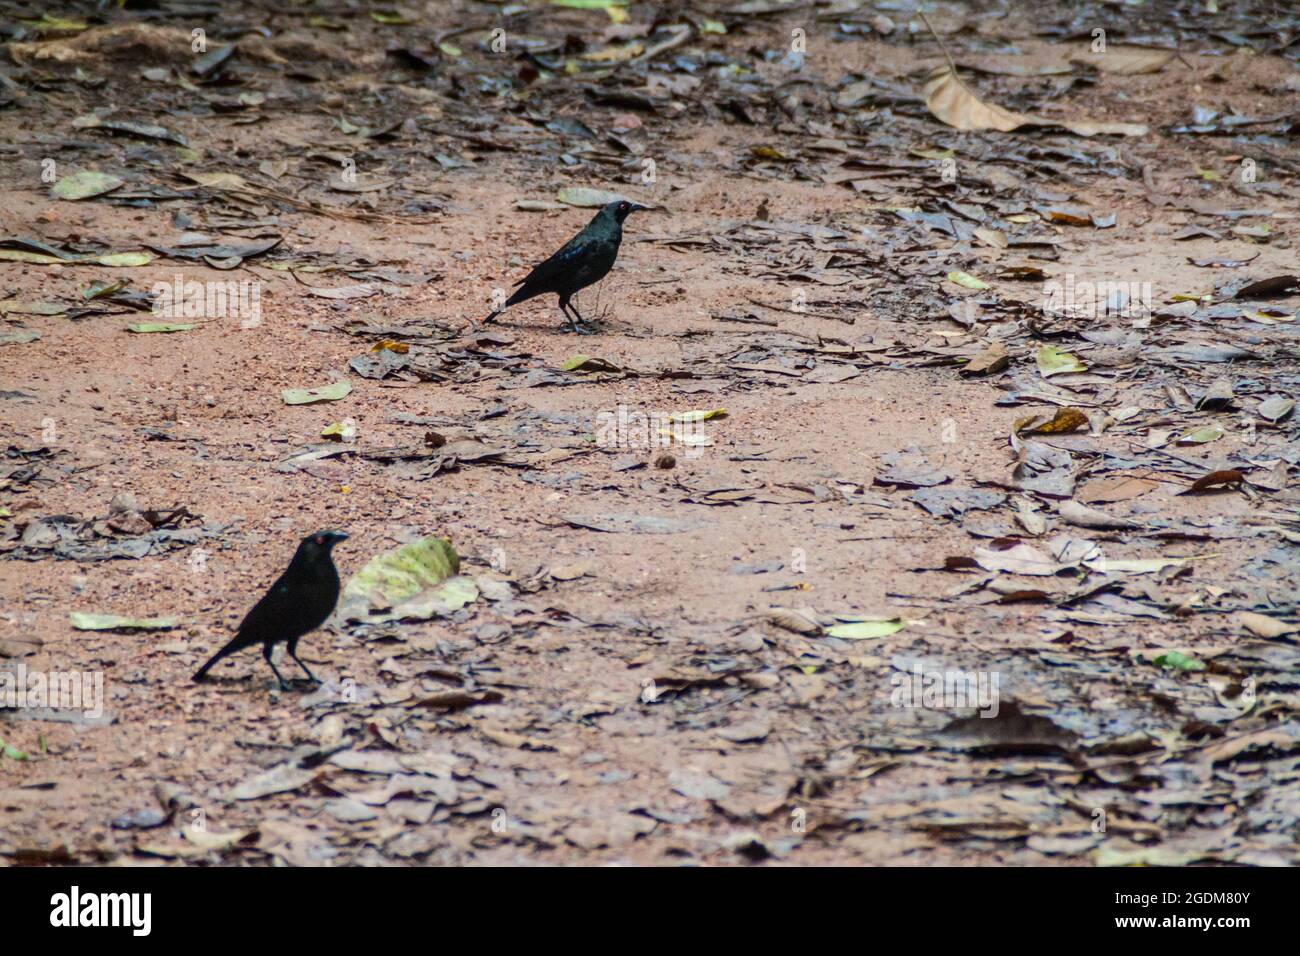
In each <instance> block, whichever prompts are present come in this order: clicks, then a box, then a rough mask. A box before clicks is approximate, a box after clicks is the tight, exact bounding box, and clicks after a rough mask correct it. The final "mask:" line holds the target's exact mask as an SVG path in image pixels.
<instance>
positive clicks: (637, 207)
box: [628, 202, 652, 212]
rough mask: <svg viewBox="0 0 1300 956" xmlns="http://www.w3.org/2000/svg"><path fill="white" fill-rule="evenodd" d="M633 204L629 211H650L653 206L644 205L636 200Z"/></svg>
mask: <svg viewBox="0 0 1300 956" xmlns="http://www.w3.org/2000/svg"><path fill="white" fill-rule="evenodd" d="M631 206H632V208H631V209H629V210H628V212H648V211H649V210H650V209H651V208H652V207H650V206H643V205H641V204H640V203H639V202H634V203H632V204H631Z"/></svg>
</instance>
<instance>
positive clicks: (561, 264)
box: [519, 230, 599, 286]
mask: <svg viewBox="0 0 1300 956" xmlns="http://www.w3.org/2000/svg"><path fill="white" fill-rule="evenodd" d="M598 244H599V243H597V242H596V241H595V240H594V239H592V238H591V237H590V236H588V235H587V234H586V231H585V230H584V231H583V232H580V233H578V234H577V235H576V236H574V237H573V238H572V239H570V240H569V241H568V242H566V243H565V244H564V245H563V246H562V247H561V248H560V250H559V252H557V253H555V255H553V256H551V257H550V258H549V259H547V260H546V261H545V262H542V263H539V264H538V265H537V266H535V267H534V268H533V271H532V272H530V273H528V277H527V278H526V279H524V281H523V282H521V283H519V284H520V285H521V286H546V285H549V284H550V283H551V282H553V281H554V280H556V279H558V278H559V277H560V276H562V275H565V274H566V273H568V272H571V271H572V270H573V269H574V267H575V266H577V265H578V264H579V263H581V262H583V261H584V260H585V259H586V258H587V257H588V256H589V255H591V253H592V251H593V250H594V249H595V247H596V246H597V245H598Z"/></svg>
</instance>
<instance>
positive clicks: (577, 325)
mask: <svg viewBox="0 0 1300 956" xmlns="http://www.w3.org/2000/svg"><path fill="white" fill-rule="evenodd" d="M565 304H566V305H568V307H569V311H570V312H572V313H573V314H574V316H575V318H576V321H574V323H573V331H575V332H577V333H578V334H579V335H590V334H591V333H592V332H593V331H594V329H589V328H587V326H586V325H585V323H586V321H587V320H586V319H584V318H583V317H582V313H581V312H579V311H578V307H577V306H576V305H574V304H573V302H572V301H568V300H566V302H565Z"/></svg>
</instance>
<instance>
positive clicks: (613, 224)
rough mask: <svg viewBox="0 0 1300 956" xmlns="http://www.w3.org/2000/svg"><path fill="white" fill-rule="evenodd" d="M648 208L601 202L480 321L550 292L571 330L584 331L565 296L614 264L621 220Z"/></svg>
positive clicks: (489, 318) (575, 310)
mask: <svg viewBox="0 0 1300 956" xmlns="http://www.w3.org/2000/svg"><path fill="white" fill-rule="evenodd" d="M649 208H650V207H649V206H642V205H641V204H640V203H635V202H628V201H627V200H626V199H620V200H617V201H615V202H612V203H608V204H606V205H605V206H603V207H602V208H601V210H600V212H598V213H596V217H595V218H594V219H592V220H591V222H589V223H587V225H586V227H585V228H584V229H583V230H582V232H580V233H578V234H577V235H576V236H574V237H573V238H572V239H570V240H569V241H568V242H566V243H565V244H564V246H563V248H561V249H560V251H559V252H557V253H555V255H553V256H551V258H549V259H547V260H546V261H545V262H543V263H542V264H541V265H539V266H536V267H535V268H534V269H533V271H532V272H530V273H528V277H527V278H526V279H524V280H523V281H522V282H520V283H519V286H518V288H517V289H515V291H514V294H513V295H512V296H510V298H508V299H506V304H505V305H503V306H502V307H501V308H500V309H498V310H496V311H495V312H493V313H492V314H491V315H489V316H488V317H487V318H486V319H484V320H483V321H485V322H491V321H492V320H493V319H495V318H496V317H497V316H498V315H500V314H501V313H502V312H504V311H505V310H506V309H508V308H509V307H510V306H512V305H514V304H515V303H516V302H524V301H526V300H527V299H531V298H532V297H533V296H537V295H545V294H546V293H548V292H554V293H555V294H556V295H558V296H559V297H560V311H561V312H563V313H564V318H565V319H566V320H567V321H568V322H569V323H570V324H571V325H572V326H573V330H574V331H575V332H586V331H588V330H587V329H584V328H583V327H582V326H581V324H580V323H581V322H582V321H583V318H582V314H581V313H579V312H578V307H577V306H576V305H573V304H572V303H571V302H569V299H570V298H571V297H572V296H573V295H574V294H575V293H576V292H579V291H580V290H582V289H585V288H587V286H589V285H592V284H594V283H596V282H599V281H600V280H601V279H603V278H605V276H606V275H607V274H608V273H609V270H610V269H612V268H613V267H614V260H615V259H617V258H618V246H619V243H620V242H622V241H623V220H624V219H626V218H627V217H628V214H629V213H631V212H634V211H636V210H638V209H649ZM570 310H572V315H570ZM575 317H576V321H575Z"/></svg>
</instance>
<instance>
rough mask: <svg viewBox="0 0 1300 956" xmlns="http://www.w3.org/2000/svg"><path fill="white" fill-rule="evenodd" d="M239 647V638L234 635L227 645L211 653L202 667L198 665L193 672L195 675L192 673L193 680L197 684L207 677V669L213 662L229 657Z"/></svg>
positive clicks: (209, 668)
mask: <svg viewBox="0 0 1300 956" xmlns="http://www.w3.org/2000/svg"><path fill="white" fill-rule="evenodd" d="M240 647H242V645H241V644H240V643H239V638H238V637H236V638H235V639H234V640H233V641H231V642H230V643H229V644H227V645H226V646H225V647H223V648H222V649H221V650H219V651H217V652H216V653H215V654H213V655H212V657H211V659H210V660H209V661H208V662H207V663H206V664H204V665H203V666H202V667H200V668H199V669H198V671H197V673H195V675H194V682H195V683H196V684H197V683H198V682H199V681H201V680H203V679H204V678H205V677H207V676H208V671H210V670H212V666H213V665H214V664H216V663H217V662H219V661H220V660H221V659H222V658H225V657H229V656H230V655H231V654H233V653H235V651H237V650H239V649H240Z"/></svg>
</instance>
